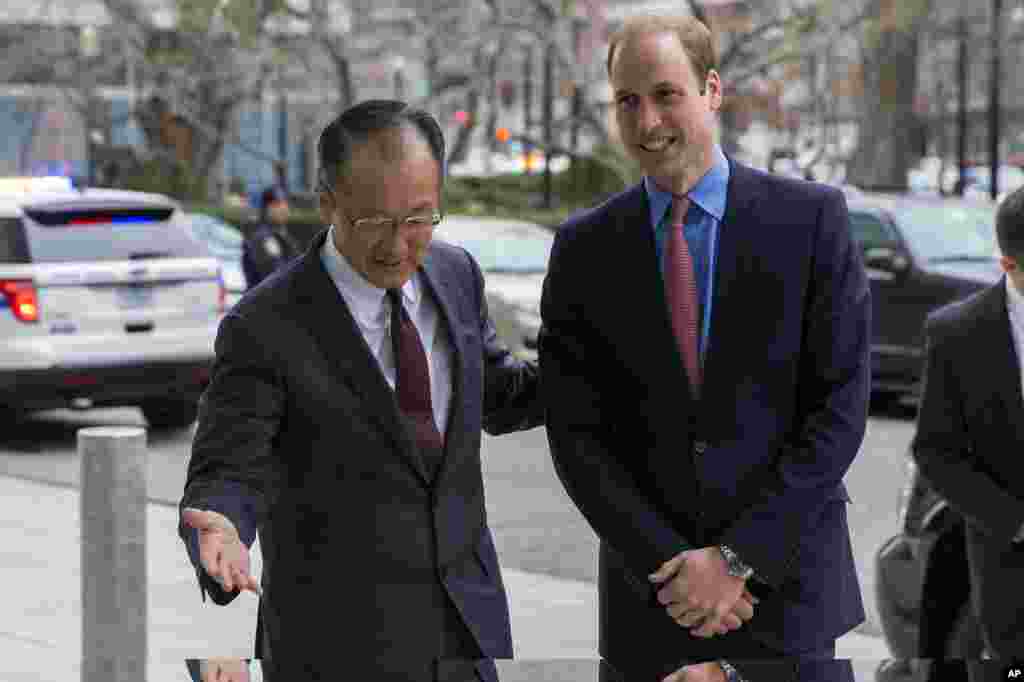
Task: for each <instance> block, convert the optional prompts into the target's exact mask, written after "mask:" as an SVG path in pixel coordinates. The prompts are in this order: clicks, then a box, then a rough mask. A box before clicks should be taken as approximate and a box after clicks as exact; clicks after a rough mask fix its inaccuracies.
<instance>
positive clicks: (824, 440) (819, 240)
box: [719, 191, 871, 587]
mask: <svg viewBox="0 0 1024 682" xmlns="http://www.w3.org/2000/svg"><path fill="white" fill-rule="evenodd" d="M816 232H817V234H816V240H815V242H816V243H815V247H814V250H813V255H812V259H813V262H812V263H811V271H810V273H811V274H810V282H809V284H808V291H807V300H806V301H805V302H804V331H803V340H802V341H803V344H802V345H803V348H802V349H801V350H800V353H801V358H800V363H799V370H798V371H799V377H798V380H797V391H796V392H797V394H796V403H795V413H796V418H795V420H794V421H795V423H794V426H795V428H794V432H793V436H792V437H791V438H789V439H788V441H787V442H785V443H784V444H783V445H782V447H781V451H780V452H779V453H778V455H777V462H778V463H777V465H776V470H775V472H774V477H773V478H774V480H773V481H772V483H773V484H770V485H768V486H766V487H765V489H764V490H762V491H761V494H760V495H759V496H757V497H756V498H755V499H754V500H752V501H751V503H750V504H749V505H748V506H747V507H746V508H745V509H744V511H743V512H742V513H741V514H740V516H739V517H738V518H737V520H736V521H735V522H734V523H733V524H732V525H731V526H730V527H729V528H728V529H726V531H725V533H724V534H723V536H722V538H721V539H720V541H719V542H720V543H721V544H725V545H729V546H730V547H731V548H733V549H734V550H735V551H736V553H737V554H738V555H739V557H740V558H741V559H742V560H743V561H744V562H745V563H746V564H749V565H750V566H752V567H753V568H754V570H755V571H756V573H757V577H758V578H759V579H761V580H763V581H764V582H765V583H767V584H768V585H769V586H771V587H777V586H778V585H779V584H780V583H781V582H782V581H783V580H784V578H785V577H786V576H787V575H788V573H789V571H790V568H791V562H792V561H793V560H794V558H796V549H797V545H798V543H799V541H800V536H801V533H802V531H803V528H805V527H806V525H807V524H808V523H813V522H814V521H813V520H814V519H817V518H819V517H820V515H821V513H822V512H823V511H824V509H825V505H826V504H827V503H828V501H829V500H830V499H834V496H835V491H836V489H837V488H838V487H839V486H840V485H841V484H842V480H843V476H845V475H846V472H847V470H848V469H849V467H850V464H851V463H852V462H853V458H854V456H855V455H856V454H857V451H858V450H859V449H860V445H861V442H862V441H863V438H864V431H865V429H866V428H867V416H868V401H869V398H870V390H871V355H870V352H871V347H870V340H871V321H870V307H871V290H870V287H869V283H868V278H867V275H866V273H865V270H864V266H863V264H862V262H861V257H860V250H859V249H858V248H857V247H856V246H855V244H854V242H853V240H852V238H851V234H850V228H849V218H848V215H847V210H846V200H845V198H844V197H843V195H842V193H841V192H838V191H829V192H827V193H826V194H825V197H824V199H823V201H822V205H821V210H820V213H819V215H818V221H817V227H816Z"/></svg>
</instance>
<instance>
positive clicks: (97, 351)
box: [0, 178, 226, 427]
mask: <svg viewBox="0 0 1024 682" xmlns="http://www.w3.org/2000/svg"><path fill="white" fill-rule="evenodd" d="M186 220H187V219H186V218H185V217H184V215H183V213H182V211H181V208H180V207H179V206H178V205H177V204H176V203H175V202H174V201H173V200H171V199H169V198H167V197H165V196H162V195H157V194H144V193H139V192H126V191H118V190H102V189H85V190H81V191H79V190H76V189H74V188H73V187H72V186H71V183H70V182H68V181H66V180H63V179H58V178H48V179H39V178H35V179H32V180H17V181H16V180H14V179H9V180H6V181H4V180H0V418H3V417H7V418H11V417H14V416H17V415H19V414H21V413H23V412H26V411H30V410H41V409H52V408H58V407H72V408H79V409H86V408H89V407H94V406H95V407H100V406H115V405H116V406H138V407H141V408H142V412H143V414H144V415H145V417H146V419H147V420H148V422H149V424H150V426H153V427H182V426H187V425H188V424H190V423H191V422H192V421H193V420H194V419H195V415H196V406H197V401H198V398H199V395H200V394H201V393H202V391H203V389H204V388H205V386H206V384H207V382H208V381H209V371H210V365H211V361H212V359H213V344H214V339H215V337H216V331H217V324H218V322H219V320H220V318H221V316H222V315H223V313H224V309H225V295H226V294H225V289H224V285H223V281H222V279H221V273H220V265H219V262H218V261H217V260H216V259H215V258H213V257H212V256H211V255H210V252H209V251H208V250H207V248H206V247H205V246H204V245H203V244H201V243H200V242H199V241H197V240H196V239H195V238H194V237H192V236H191V234H190V233H189V232H188V231H187V229H186V227H185V221H186Z"/></svg>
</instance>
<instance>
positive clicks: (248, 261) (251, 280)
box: [242, 237, 260, 289]
mask: <svg viewBox="0 0 1024 682" xmlns="http://www.w3.org/2000/svg"><path fill="white" fill-rule="evenodd" d="M253 248H254V247H253V243H252V237H249V238H247V239H246V240H245V241H244V242H242V272H243V273H245V286H246V288H247V289H252V288H253V287H254V286H256V285H257V284H259V283H260V273H259V268H258V267H257V265H256V260H255V258H254V256H253Z"/></svg>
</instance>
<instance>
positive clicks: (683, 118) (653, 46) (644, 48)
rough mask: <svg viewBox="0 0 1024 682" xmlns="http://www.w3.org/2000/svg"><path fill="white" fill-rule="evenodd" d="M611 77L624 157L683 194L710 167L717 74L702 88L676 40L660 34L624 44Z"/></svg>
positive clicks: (638, 36) (712, 73)
mask: <svg viewBox="0 0 1024 682" xmlns="http://www.w3.org/2000/svg"><path fill="white" fill-rule="evenodd" d="M609 77H610V80H611V86H612V90H613V92H614V101H615V116H616V121H617V123H618V126H619V131H620V134H621V136H622V142H623V144H624V145H625V146H626V150H627V152H628V153H629V155H630V156H632V157H633V158H634V159H635V160H636V161H637V163H638V164H639V165H640V167H641V168H642V169H643V171H644V173H646V174H647V175H648V176H650V177H651V178H652V179H654V180H655V181H657V182H658V184H659V185H661V186H662V187H664V188H666V189H669V190H671V191H674V192H677V193H685V192H686V191H687V190H689V189H690V187H692V186H693V184H694V183H696V182H697V180H699V179H700V178H701V176H703V175H704V173H706V172H707V171H708V169H709V168H711V166H712V164H713V156H712V152H713V150H714V145H715V112H716V111H717V110H718V109H719V107H720V106H721V104H722V84H721V81H720V79H719V77H718V73H717V72H715V71H714V70H711V71H709V72H708V75H707V77H706V78H705V79H704V82H700V81H699V80H698V79H697V75H696V73H695V70H694V68H693V65H692V63H691V61H690V58H689V56H688V55H687V53H686V50H685V49H683V45H682V43H681V42H680V41H679V38H678V37H677V36H676V35H675V34H674V33H672V32H669V31H660V32H646V33H638V34H633V35H629V36H627V37H626V38H624V39H623V40H622V42H621V43H620V44H619V45H618V46H617V48H616V51H615V55H614V59H613V60H612V62H611V64H610V74H609Z"/></svg>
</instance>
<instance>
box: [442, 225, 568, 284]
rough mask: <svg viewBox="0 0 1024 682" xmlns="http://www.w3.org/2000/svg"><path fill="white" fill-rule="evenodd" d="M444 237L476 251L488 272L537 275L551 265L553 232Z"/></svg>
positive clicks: (477, 260) (449, 235)
mask: <svg viewBox="0 0 1024 682" xmlns="http://www.w3.org/2000/svg"><path fill="white" fill-rule="evenodd" d="M438 237H440V238H441V239H443V240H445V241H448V242H451V243H453V244H457V245H459V246H461V247H463V248H464V249H466V250H467V251H469V252H470V254H472V256H473V258H474V259H476V262H477V263H479V264H480V269H481V270H483V271H484V272H495V273H515V274H534V273H543V272H544V271H545V270H547V267H548V255H549V254H550V253H551V245H552V244H553V243H554V241H555V239H554V236H553V235H545V234H537V233H534V232H532V231H531V232H525V231H524V232H503V233H500V234H490V235H489V234H484V233H474V234H472V235H467V234H465V233H463V232H462V231H461V230H460V231H458V232H444V233H438Z"/></svg>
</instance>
